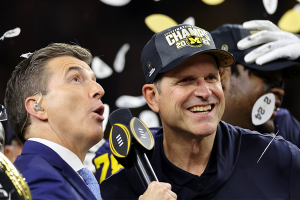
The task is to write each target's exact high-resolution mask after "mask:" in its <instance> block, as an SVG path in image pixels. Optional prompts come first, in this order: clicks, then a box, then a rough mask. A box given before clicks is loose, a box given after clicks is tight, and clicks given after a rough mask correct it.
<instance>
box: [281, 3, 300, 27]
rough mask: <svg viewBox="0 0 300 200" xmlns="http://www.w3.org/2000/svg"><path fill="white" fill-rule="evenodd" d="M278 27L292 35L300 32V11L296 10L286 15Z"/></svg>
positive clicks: (289, 11)
mask: <svg viewBox="0 0 300 200" xmlns="http://www.w3.org/2000/svg"><path fill="white" fill-rule="evenodd" d="M298 5H299V4H298ZM278 27H279V28H280V29H282V30H284V31H288V32H291V33H298V32H300V10H299V9H295V8H294V9H291V10H288V11H287V12H286V13H284V15H282V17H281V18H280V20H279V22H278Z"/></svg>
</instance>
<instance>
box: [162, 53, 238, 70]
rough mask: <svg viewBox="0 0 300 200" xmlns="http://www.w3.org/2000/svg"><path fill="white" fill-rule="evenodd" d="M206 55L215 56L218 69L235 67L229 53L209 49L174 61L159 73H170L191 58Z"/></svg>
mask: <svg viewBox="0 0 300 200" xmlns="http://www.w3.org/2000/svg"><path fill="white" fill-rule="evenodd" d="M204 53H205V54H211V55H212V56H214V57H215V58H216V59H217V60H218V63H217V64H218V67H229V66H231V65H233V64H234V62H235V61H234V57H233V55H232V54H231V53H229V52H227V51H223V50H220V49H208V50H204V51H198V52H193V53H190V54H186V55H183V56H181V57H179V58H177V59H175V60H173V61H172V62H170V63H169V64H167V65H166V66H165V67H164V68H163V69H162V70H160V72H159V73H164V72H167V71H170V70H172V69H174V68H176V67H177V66H178V65H180V64H182V63H183V62H185V61H186V60H188V59H189V58H191V57H193V56H195V55H197V54H204Z"/></svg>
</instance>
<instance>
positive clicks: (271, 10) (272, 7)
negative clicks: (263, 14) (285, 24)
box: [263, 0, 278, 15]
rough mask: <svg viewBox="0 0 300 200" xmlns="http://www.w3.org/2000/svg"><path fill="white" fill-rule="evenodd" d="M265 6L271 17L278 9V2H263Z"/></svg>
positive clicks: (270, 0) (266, 0) (274, 0)
mask: <svg viewBox="0 0 300 200" xmlns="http://www.w3.org/2000/svg"><path fill="white" fill-rule="evenodd" d="M263 4H264V6H265V9H266V11H267V13H268V14H269V15H272V14H274V13H275V11H276V9H277V4H278V0H263Z"/></svg>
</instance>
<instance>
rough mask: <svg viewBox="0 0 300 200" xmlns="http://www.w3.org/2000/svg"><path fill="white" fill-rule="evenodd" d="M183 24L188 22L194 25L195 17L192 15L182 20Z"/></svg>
mask: <svg viewBox="0 0 300 200" xmlns="http://www.w3.org/2000/svg"><path fill="white" fill-rule="evenodd" d="M183 24H190V25H193V26H195V19H194V17H189V18H187V19H186V20H184V22H183Z"/></svg>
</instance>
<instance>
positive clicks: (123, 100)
mask: <svg viewBox="0 0 300 200" xmlns="http://www.w3.org/2000/svg"><path fill="white" fill-rule="evenodd" d="M144 105H146V100H145V98H144V96H143V95H142V96H138V97H133V96H128V95H123V96H120V97H119V98H118V99H117V101H116V106H117V107H118V108H138V107H142V106H144Z"/></svg>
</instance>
